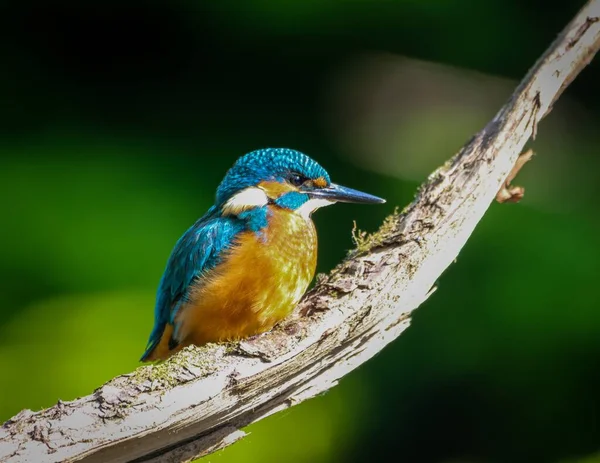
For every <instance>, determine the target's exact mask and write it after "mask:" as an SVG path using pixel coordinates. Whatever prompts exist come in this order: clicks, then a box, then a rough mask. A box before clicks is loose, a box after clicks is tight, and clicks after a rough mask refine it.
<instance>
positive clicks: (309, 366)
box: [0, 0, 600, 463]
mask: <svg viewBox="0 0 600 463" xmlns="http://www.w3.org/2000/svg"><path fill="white" fill-rule="evenodd" d="M599 18H600V0H592V1H590V2H588V3H587V5H586V6H585V7H584V8H583V9H582V10H581V11H580V12H579V14H578V15H577V16H576V17H575V19H574V20H573V21H572V22H571V23H570V24H569V25H568V26H567V28H566V29H565V30H564V31H563V33H562V34H561V35H560V36H559V37H558V38H557V40H556V41H555V42H554V43H553V44H552V45H551V47H550V48H549V49H548V50H547V51H546V53H545V54H544V55H543V56H542V57H541V58H540V60H539V61H538V62H537V63H536V65H535V66H534V67H533V68H532V69H531V71H530V72H529V73H528V75H527V76H526V77H525V79H524V80H523V82H522V83H521V84H520V85H519V87H518V88H517V89H516V91H515V92H514V94H513V95H512V97H511V98H510V100H509V101H508V103H507V104H506V105H505V106H504V107H503V108H502V109H501V110H500V111H499V112H498V114H497V115H496V116H495V117H494V119H493V120H492V121H491V122H490V123H488V124H487V126H486V127H485V128H484V129H483V130H482V131H481V132H479V133H478V134H477V135H475V136H474V137H473V139H472V140H470V141H469V142H468V143H467V145H465V147H464V148H463V149H462V150H461V151H460V152H459V153H458V154H457V155H456V156H454V157H453V158H452V159H451V160H449V161H448V162H447V163H446V164H445V165H444V166H443V167H441V168H440V169H438V170H437V171H436V172H434V173H433V174H432V175H431V176H430V177H429V179H428V180H427V182H426V183H425V184H424V185H423V186H422V187H421V188H420V190H419V192H418V194H417V197H416V199H415V200H414V202H413V203H412V204H410V205H409V206H408V207H407V208H406V210H405V211H403V212H402V213H401V214H394V215H393V216H391V217H389V218H388V219H387V220H386V221H385V223H384V224H383V225H382V227H381V229H380V230H379V231H378V232H377V233H376V234H374V235H372V236H370V237H367V238H364V237H363V238H361V239H359V240H358V241H359V243H358V247H357V249H356V250H355V251H353V252H352V253H351V254H350V255H349V257H348V258H347V259H346V260H344V261H343V262H342V263H340V264H339V265H338V266H337V267H336V268H335V269H334V270H333V271H332V272H331V273H330V274H329V275H328V276H325V277H321V278H319V281H318V283H317V285H316V286H315V288H314V289H313V290H312V291H311V292H310V293H309V294H307V295H306V296H305V297H304V299H303V301H302V302H301V304H300V306H299V307H298V309H297V310H296V312H295V313H294V315H293V316H292V317H291V318H290V319H289V320H287V321H286V322H285V323H283V324H282V325H281V326H278V327H277V328H275V329H274V330H273V331H272V332H270V333H267V334H266V335H263V336H261V337H259V338H257V339H254V340H252V341H245V342H242V343H239V344H229V345H211V346H207V347H204V348H187V349H185V350H184V351H183V352H181V353H180V354H178V355H176V356H175V357H174V358H172V359H171V360H169V361H167V362H165V363H163V364H160V365H153V366H144V367H141V368H138V369H137V370H136V371H134V372H133V373H131V374H128V375H124V376H120V377H117V378H114V379H113V380H111V381H110V382H108V383H107V384H105V385H104V386H102V387H101V388H99V389H97V390H96V391H95V392H94V393H93V394H91V395H89V396H86V397H83V398H80V399H77V400H74V401H72V402H59V403H58V404H57V405H55V406H54V407H52V408H49V409H46V410H42V411H40V412H37V413H34V412H31V411H29V410H26V411H23V412H21V413H19V414H18V415H16V416H15V417H14V418H12V419H11V420H9V421H7V422H6V423H5V424H4V425H3V427H2V429H1V430H0V462H15V463H16V462H33V461H35V462H43V461H48V462H58V461H85V462H89V463H91V462H103V463H104V462H108V461H114V462H126V461H132V460H136V461H152V462H158V461H161V462H163V461H169V462H181V461H189V460H191V459H193V458H196V457H198V456H201V455H206V454H209V453H211V452H214V451H216V450H217V449H220V448H222V447H225V446H227V445H229V444H231V443H233V442H235V441H236V440H238V439H240V438H241V437H243V436H244V433H243V432H242V431H239V428H241V427H243V426H246V425H248V424H250V423H253V422H255V421H257V420H259V419H261V418H263V417H265V416H267V415H270V414H272V413H276V412H277V411H279V410H282V409H285V408H287V407H290V406H292V405H294V404H296V403H299V402H302V401H303V400H306V399H309V398H311V397H314V396H315V395H317V394H319V393H321V392H323V391H325V390H327V389H329V388H331V387H333V386H334V385H335V384H337V382H338V380H339V379H340V378H341V377H343V376H344V375H345V374H347V373H348V372H350V371H351V370H353V369H354V368H356V367H357V366H359V365H361V364H362V363H364V362H366V361H367V360H368V359H369V358H371V357H372V356H373V355H375V354H376V353H377V352H379V351H380V350H382V349H383V348H384V346H385V345H387V344H388V343H389V342H391V341H393V340H394V339H395V338H397V337H398V336H399V335H400V334H401V333H402V332H403V331H404V330H405V329H406V328H407V327H408V324H409V320H410V318H409V317H410V314H411V312H412V311H413V310H415V309H416V308H417V307H418V306H419V305H420V304H421V303H422V302H423V301H424V300H425V299H426V298H427V297H428V296H429V294H431V290H432V287H433V286H434V284H435V281H436V279H437V278H438V277H439V276H440V275H441V274H442V272H443V271H444V270H445V269H446V268H447V267H448V266H449V265H450V264H451V263H452V262H453V261H454V260H455V259H456V257H457V256H458V253H459V252H460V250H461V248H462V247H463V245H464V244H465V243H466V241H467V239H468V238H469V236H470V234H471V232H472V231H473V229H474V228H475V226H476V225H477V223H478V222H479V220H480V219H481V218H482V217H483V215H484V213H485V211H486V210H487V208H488V207H489V205H490V203H491V202H492V201H493V199H494V197H495V196H496V193H497V192H498V191H499V189H500V188H501V187H503V186H506V184H505V181H506V179H507V177H508V175H509V173H510V172H511V170H512V169H513V166H514V165H515V162H516V161H517V158H518V156H519V154H520V153H521V151H522V149H523V147H524V145H525V143H526V142H527V140H528V139H529V138H530V137H531V136H535V134H536V132H537V125H538V123H539V122H540V120H541V119H542V118H543V117H544V116H545V115H546V114H547V113H548V112H549V111H550V109H551V106H552V104H553V103H554V102H555V101H556V99H557V98H558V96H559V95H560V94H561V93H562V91H563V90H564V89H565V88H566V86H567V85H568V84H569V83H570V82H571V81H572V80H573V79H574V78H575V76H576V75H577V74H578V73H579V72H580V71H581V69H583V67H585V65H586V64H587V63H589V61H590V60H591V59H592V58H593V56H594V54H595V53H596V52H597V50H598V48H599V47H600V19H599Z"/></svg>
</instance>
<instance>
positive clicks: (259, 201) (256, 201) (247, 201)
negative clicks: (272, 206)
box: [223, 186, 269, 215]
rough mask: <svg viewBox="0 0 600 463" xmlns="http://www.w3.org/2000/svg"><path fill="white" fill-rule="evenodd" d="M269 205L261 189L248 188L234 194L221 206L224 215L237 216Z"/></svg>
mask: <svg viewBox="0 0 600 463" xmlns="http://www.w3.org/2000/svg"><path fill="white" fill-rule="evenodd" d="M268 203H269V198H267V194H266V193H265V192H264V190H262V189H261V188H257V187H254V186H253V187H249V188H245V189H243V190H242V191H240V192H238V193H236V194H234V195H233V196H232V197H231V198H229V199H228V200H227V202H226V203H225V205H224V206H223V213H224V214H225V215H237V214H239V213H240V212H244V211H245V210H248V209H252V208H254V207H261V206H266V205H267V204H268Z"/></svg>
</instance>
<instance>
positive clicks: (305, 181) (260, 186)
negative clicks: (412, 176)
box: [216, 148, 385, 217]
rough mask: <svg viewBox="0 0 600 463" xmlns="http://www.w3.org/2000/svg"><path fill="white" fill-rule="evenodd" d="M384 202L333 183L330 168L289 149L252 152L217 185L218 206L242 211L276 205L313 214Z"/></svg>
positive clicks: (237, 211) (234, 166) (235, 212)
mask: <svg viewBox="0 0 600 463" xmlns="http://www.w3.org/2000/svg"><path fill="white" fill-rule="evenodd" d="M338 201H340V202H349V203H364V204H370V203H383V202H385V200H383V199H381V198H378V197H376V196H372V195H369V194H367V193H362V192H360V191H357V190H353V189H351V188H347V187H342V186H340V185H336V184H335V183H332V182H331V179H330V178H329V174H328V173H327V171H326V170H325V169H324V168H323V167H321V165H319V164H318V163H317V162H316V161H314V160H313V159H311V158H309V157H308V156H306V155H305V154H303V153H301V152H299V151H295V150H291V149H286V148H268V149H262V150H257V151H252V152H251V153H248V154H246V155H244V156H242V157H241V158H239V159H238V160H237V161H236V163H235V164H234V165H233V167H231V169H229V171H228V172H227V174H226V175H225V178H224V179H223V181H222V182H221V184H220V185H219V187H218V188H217V197H216V205H217V207H218V208H220V209H221V210H222V211H223V212H224V213H228V214H240V213H242V212H245V211H248V210H252V209H254V208H257V207H264V206H266V205H268V204H273V205H276V206H279V207H282V208H287V209H291V210H294V211H297V212H298V213H300V214H302V215H305V216H306V217H309V216H310V214H311V213H312V212H313V211H314V210H315V209H317V208H319V207H322V206H326V205H329V204H333V203H335V202H338Z"/></svg>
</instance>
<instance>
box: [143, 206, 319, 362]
mask: <svg viewBox="0 0 600 463" xmlns="http://www.w3.org/2000/svg"><path fill="white" fill-rule="evenodd" d="M270 212H271V214H270V216H269V219H268V220H269V226H268V227H267V228H266V229H264V230H263V231H262V232H261V233H262V235H261V234H258V235H257V234H256V233H254V232H244V233H243V234H242V235H241V237H240V239H239V242H238V243H239V244H238V246H236V247H235V248H234V249H233V250H232V251H231V252H230V254H229V256H228V257H227V258H226V259H225V260H224V261H223V262H222V263H221V264H219V265H218V266H217V267H216V268H215V269H213V270H211V271H210V272H208V273H207V274H206V275H204V276H203V277H202V279H201V280H200V281H199V283H198V285H197V286H196V287H195V288H194V289H193V290H192V292H191V294H190V298H189V300H190V302H189V303H188V304H187V305H186V306H184V307H182V309H181V310H180V312H179V315H178V317H177V320H176V321H177V322H180V323H181V327H180V332H179V333H180V337H181V339H182V342H181V344H180V346H179V348H181V347H184V346H185V345H188V344H197V345H202V344H204V343H207V342H216V341H223V340H235V339H241V338H245V337H248V336H252V335H254V334H258V333H262V332H264V331H267V330H269V329H270V328H272V327H273V325H275V324H276V323H277V322H279V321H280V320H282V319H283V318H285V317H286V316H288V315H289V314H290V313H291V311H292V310H293V308H294V307H295V306H296V304H297V303H298V301H299V300H300V298H301V297H302V295H303V294H304V292H305V291H306V289H307V287H308V285H309V284H310V282H311V280H312V278H313V276H314V273H315V267H316V262H317V235H316V231H315V228H314V225H313V223H312V221H311V220H306V219H304V218H302V217H300V216H299V215H298V214H296V213H294V212H292V211H288V210H285V209H280V208H277V207H275V206H272V207H271V211H270ZM167 331H169V332H170V331H171V330H165V334H166V332H167ZM163 338H164V336H163ZM167 341H168V339H166V340H165V339H162V340H161V343H160V345H159V346H157V349H156V352H155V355H153V357H154V358H164V357H166V356H168V355H170V354H171V353H172V351H171V352H168V351H165V349H166V343H167Z"/></svg>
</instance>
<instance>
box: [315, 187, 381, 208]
mask: <svg viewBox="0 0 600 463" xmlns="http://www.w3.org/2000/svg"><path fill="white" fill-rule="evenodd" d="M309 195H310V196H312V197H313V198H322V199H327V200H329V201H339V202H342V203H357V204H382V203H385V199H383V198H379V197H377V196H373V195H370V194H369V193H363V192H362V191H358V190H354V189H352V188H348V187H346V186H341V185H336V184H335V183H330V184H329V186H327V187H325V188H319V189H315V190H312V191H310V193H309Z"/></svg>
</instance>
